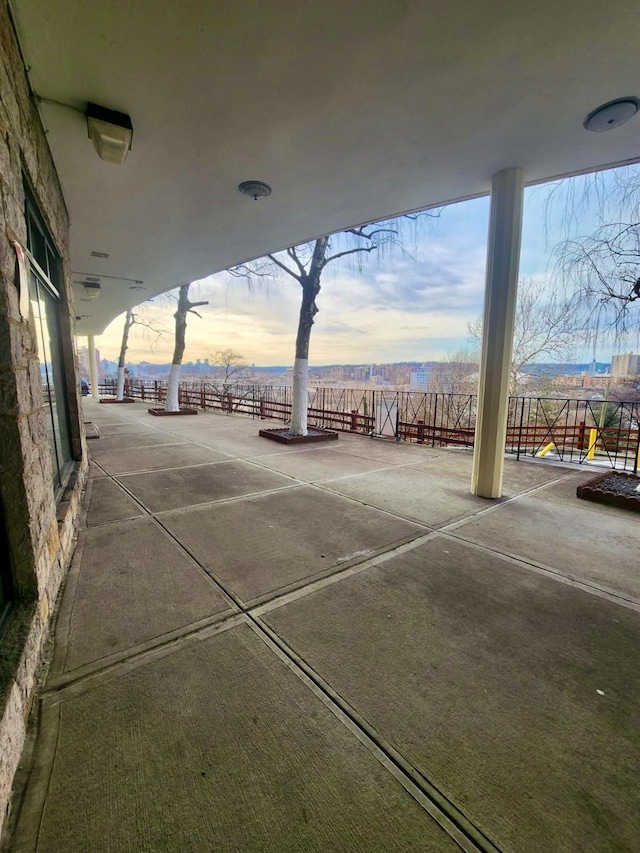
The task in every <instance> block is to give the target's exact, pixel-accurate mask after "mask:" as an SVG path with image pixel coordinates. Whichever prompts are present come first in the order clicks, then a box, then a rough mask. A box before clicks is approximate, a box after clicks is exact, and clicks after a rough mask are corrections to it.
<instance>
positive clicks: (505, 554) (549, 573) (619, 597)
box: [438, 530, 640, 613]
mask: <svg viewBox="0 0 640 853" xmlns="http://www.w3.org/2000/svg"><path fill="white" fill-rule="evenodd" d="M438 533H440V534H441V535H442V537H443V538H446V539H449V540H451V541H452V542H457V543H458V544H462V545H466V546H468V547H470V548H472V549H473V550H476V551H481V552H484V553H490V554H496V556H498V557H502V558H503V559H504V560H505V561H506V562H510V563H515V564H516V565H518V566H520V567H521V568H524V569H526V570H527V571H531V572H535V573H536V574H539V575H543V576H544V577H548V578H550V579H551V580H554V581H557V582H558V583H563V584H565V585H566V586H572V587H575V588H576V589H580V590H582V591H583V592H586V593H589V595H595V596H597V597H598V598H603V599H605V600H606V601H611V602H612V603H613V604H618V605H619V606H620V607H626V608H627V609H628V610H635V611H636V612H638V613H640V600H638V599H637V598H634V597H633V596H628V595H624V594H623V593H621V592H618V591H616V590H614V589H611V588H609V587H606V586H602V585H600V584H597V583H595V581H590V580H586V579H584V578H578V577H576V576H575V575H571V574H568V573H567V574H565V573H563V572H560V571H559V570H558V569H554V568H552V567H551V566H547V565H545V564H544V563H538V562H536V561H534V560H529V559H526V558H525V557H522V556H520V555H518V554H512V553H511V552H509V551H500V550H499V549H498V548H491V547H490V546H489V545H484V544H482V543H481V542H474V541H473V540H472V539H466V538H465V537H464V536H461V535H456V534H454V533H450V532H447V531H444V530H439V531H438Z"/></svg>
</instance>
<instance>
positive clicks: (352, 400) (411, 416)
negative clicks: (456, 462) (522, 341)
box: [100, 378, 640, 473]
mask: <svg viewBox="0 0 640 853" xmlns="http://www.w3.org/2000/svg"><path fill="white" fill-rule="evenodd" d="M166 386H167V383H166V382H164V381H159V380H158V381H154V380H142V379H135V378H130V379H128V380H127V382H126V388H125V393H126V394H127V395H128V396H131V397H134V398H136V399H140V400H144V401H148V402H149V403H162V402H164V400H165V398H166ZM100 393H101V394H115V380H114V381H111V382H101V383H100ZM291 395H292V389H291V387H290V386H283V385H224V384H217V383H214V382H182V383H181V384H180V392H179V400H180V404H181V405H184V406H191V407H194V408H199V409H203V410H212V411H220V412H226V413H227V414H233V413H238V414H243V415H248V416H250V417H253V418H261V419H265V420H278V421H283V422H284V423H287V422H288V421H289V419H290V417H291ZM476 417H477V398H476V395H475V394H443V393H436V392H431V393H419V392H415V391H387V390H376V389H364V390H357V389H352V388H323V387H321V388H316V389H315V390H310V392H309V406H308V419H309V424H310V425H311V426H316V427H321V428H325V429H333V430H338V431H342V432H351V433H360V434H363V435H382V436H385V437H387V438H392V439H396V440H397V441H411V442H416V443H418V444H426V445H430V446H432V447H443V446H458V447H473V443H474V435H475V426H476ZM639 424H640V401H626V402H620V401H602V402H600V401H597V402H596V401H592V400H571V399H566V398H555V397H511V398H510V400H509V417H508V425H507V436H506V445H505V449H506V452H507V453H512V454H514V455H515V457H516V458H517V459H521V458H523V457H527V456H528V457H535V456H543V455H551V456H553V458H556V459H560V460H561V461H563V462H574V463H578V464H580V463H583V462H590V463H596V464H605V465H609V466H611V467H612V468H617V469H619V470H623V471H624V470H626V471H633V472H634V473H635V472H637V470H638V467H639V465H640V459H639V454H640V430H639Z"/></svg>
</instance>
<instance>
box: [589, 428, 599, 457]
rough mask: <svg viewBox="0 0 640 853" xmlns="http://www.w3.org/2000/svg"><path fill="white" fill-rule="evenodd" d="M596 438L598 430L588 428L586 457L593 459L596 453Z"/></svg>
mask: <svg viewBox="0 0 640 853" xmlns="http://www.w3.org/2000/svg"><path fill="white" fill-rule="evenodd" d="M597 440H598V430H597V429H590V430H589V449H588V450H587V459H593V458H594V456H595V455H596V441H597Z"/></svg>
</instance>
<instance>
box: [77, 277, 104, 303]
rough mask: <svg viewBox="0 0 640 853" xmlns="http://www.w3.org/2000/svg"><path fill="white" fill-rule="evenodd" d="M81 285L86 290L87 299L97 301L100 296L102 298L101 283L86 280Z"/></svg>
mask: <svg viewBox="0 0 640 853" xmlns="http://www.w3.org/2000/svg"><path fill="white" fill-rule="evenodd" d="M80 284H81V285H82V286H83V288H84V293H85V297H86V298H87V299H97V298H98V296H100V284H99V282H97V281H90V280H89V279H86V280H85V281H81V282H80Z"/></svg>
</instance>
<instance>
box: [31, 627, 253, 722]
mask: <svg viewBox="0 0 640 853" xmlns="http://www.w3.org/2000/svg"><path fill="white" fill-rule="evenodd" d="M246 622H247V617H246V614H244V613H234V614H233V615H231V616H228V617H226V618H225V619H219V620H218V621H215V622H213V623H211V624H209V625H207V626H206V627H204V628H203V627H201V626H198V627H196V628H193V626H186V630H185V631H184V632H183V633H181V634H180V635H179V636H177V637H173V638H172V639H170V640H168V641H167V640H163V641H162V642H160V643H156V644H154V645H151V646H150V647H149V648H144V649H142V650H139V649H138V648H137V647H136V650H135V651H134V652H133V653H131V654H129V655H125V656H123V657H122V659H120V660H118V661H114V662H113V663H111V664H109V665H108V666H106V667H102V668H100V669H95V670H93V671H91V672H86V673H85V672H83V673H82V674H81V675H77V677H74V679H73V680H71V681H68V682H66V683H64V684H60V683H58V684H57V686H55V687H54V688H47V689H45V690H44V691H43V692H42V693H41V701H42V702H43V703H44V707H49V706H54V705H59V704H61V703H62V702H64V701H65V700H66V699H67V698H69V697H76V696H82V695H84V694H85V693H88V692H90V691H91V690H94V689H96V688H97V687H100V686H101V685H102V684H106V683H107V682H109V681H115V680H116V679H118V678H120V677H121V676H123V675H127V674H128V673H129V672H132V671H133V670H135V669H139V668H140V667H141V666H145V665H146V664H147V663H149V662H150V661H155V660H159V659H161V658H163V657H166V656H167V655H170V654H173V653H174V652H175V651H176V650H177V649H180V648H182V647H183V646H185V645H188V644H189V643H202V642H204V641H205V640H209V639H211V637H215V636H216V635H217V634H223V633H225V632H226V631H230V630H232V629H233V628H236V627H237V626H238V625H242V624H245V623H246ZM149 642H151V641H149ZM127 651H129V652H130V651H131V650H127Z"/></svg>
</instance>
